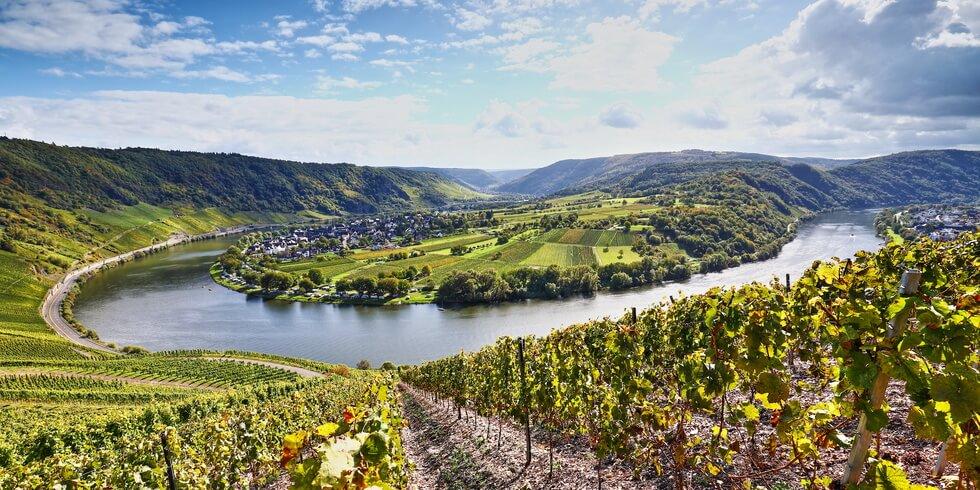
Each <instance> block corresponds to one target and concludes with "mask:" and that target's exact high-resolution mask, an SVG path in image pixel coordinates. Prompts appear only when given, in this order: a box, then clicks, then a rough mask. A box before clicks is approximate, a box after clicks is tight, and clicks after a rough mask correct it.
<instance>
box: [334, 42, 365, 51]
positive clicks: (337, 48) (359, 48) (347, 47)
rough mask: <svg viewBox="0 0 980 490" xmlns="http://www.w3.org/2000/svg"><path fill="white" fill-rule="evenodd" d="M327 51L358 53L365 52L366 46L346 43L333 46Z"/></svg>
mask: <svg viewBox="0 0 980 490" xmlns="http://www.w3.org/2000/svg"><path fill="white" fill-rule="evenodd" d="M327 49H329V50H330V51H333V52H335V53H356V52H358V51H364V46H361V45H360V44H358V43H352V42H347V41H344V42H340V43H334V44H331V45H330V47H329V48H327Z"/></svg>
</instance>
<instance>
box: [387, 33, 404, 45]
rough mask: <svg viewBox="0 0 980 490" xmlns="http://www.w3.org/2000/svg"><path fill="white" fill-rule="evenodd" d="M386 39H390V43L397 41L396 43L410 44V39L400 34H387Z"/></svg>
mask: <svg viewBox="0 0 980 490" xmlns="http://www.w3.org/2000/svg"><path fill="white" fill-rule="evenodd" d="M385 41H388V42H389V43H395V44H408V39H405V38H404V37H402V36H399V35H397V34H388V35H387V36H385Z"/></svg>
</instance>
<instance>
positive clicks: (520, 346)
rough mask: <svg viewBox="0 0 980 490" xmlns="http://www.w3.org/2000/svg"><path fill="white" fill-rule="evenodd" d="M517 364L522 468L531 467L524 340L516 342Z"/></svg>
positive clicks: (529, 414) (529, 412)
mask: <svg viewBox="0 0 980 490" xmlns="http://www.w3.org/2000/svg"><path fill="white" fill-rule="evenodd" d="M517 363H518V364H519V365H520V367H521V372H520V374H521V405H522V406H523V407H524V442H525V444H526V448H525V453H524V456H525V458H524V467H525V468H526V467H528V466H530V465H531V411H530V410H529V408H528V406H527V381H526V377H527V374H526V373H525V371H526V369H525V365H524V338H523V337H522V338H520V339H518V340H517Z"/></svg>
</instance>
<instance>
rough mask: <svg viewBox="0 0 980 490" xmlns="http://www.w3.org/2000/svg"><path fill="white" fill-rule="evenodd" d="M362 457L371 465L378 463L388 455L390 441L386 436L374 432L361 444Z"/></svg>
mask: <svg viewBox="0 0 980 490" xmlns="http://www.w3.org/2000/svg"><path fill="white" fill-rule="evenodd" d="M360 455H361V457H362V458H364V459H365V460H366V461H368V462H370V463H378V462H380V461H381V460H383V459H384V458H385V456H387V455H388V440H387V437H386V436H385V435H384V434H381V433H380V432H374V433H372V434H371V435H369V436H368V437H367V439H365V440H364V443H362V444H361V450H360Z"/></svg>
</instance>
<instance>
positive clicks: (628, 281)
mask: <svg viewBox="0 0 980 490" xmlns="http://www.w3.org/2000/svg"><path fill="white" fill-rule="evenodd" d="M632 286H633V278H631V277H630V276H629V274H627V273H625V272H617V273H615V274H613V275H612V277H611V278H610V279H609V287H610V288H611V289H617V290H618V289H626V288H629V287H632Z"/></svg>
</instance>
